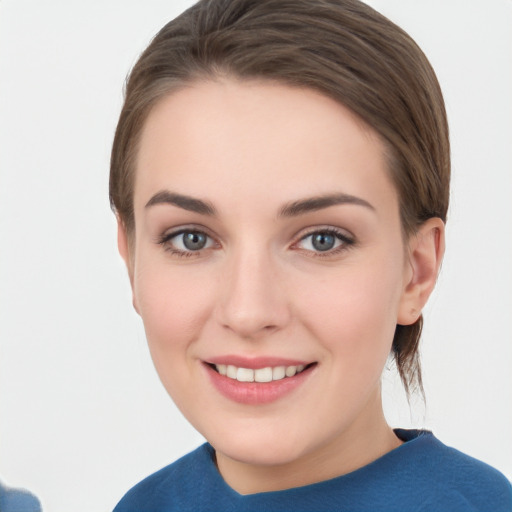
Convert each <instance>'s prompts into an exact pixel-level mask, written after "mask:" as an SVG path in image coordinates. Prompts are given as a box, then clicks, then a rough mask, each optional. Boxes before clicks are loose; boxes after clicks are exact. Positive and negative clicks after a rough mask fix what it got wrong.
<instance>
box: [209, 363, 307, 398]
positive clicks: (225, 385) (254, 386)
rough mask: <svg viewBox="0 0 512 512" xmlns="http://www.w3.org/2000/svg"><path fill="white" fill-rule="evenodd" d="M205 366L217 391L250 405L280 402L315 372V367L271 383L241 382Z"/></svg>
mask: <svg viewBox="0 0 512 512" xmlns="http://www.w3.org/2000/svg"><path fill="white" fill-rule="evenodd" d="M204 366H205V368H206V371H207V373H208V375H209V377H210V380H211V382H212V383H213V385H214V386H215V388H216V389H217V391H219V392H220V393H221V394H222V395H223V396H225V397H226V398H229V399H230V400H233V401H234V402H238V403H240V404H248V405H261V404H268V403H271V402H275V401H276V400H279V399H280V398H282V397H284V396H285V395H288V394H289V393H291V392H292V391H294V390H295V389H297V388H298V387H299V386H300V385H301V384H302V383H303V382H304V381H305V380H306V379H307V378H308V377H309V375H310V374H311V372H312V370H313V367H309V368H306V369H305V370H303V371H302V372H300V373H297V374H296V375H294V376H293V377H285V378H284V379H280V380H273V381H271V382H239V381H237V380H235V379H230V378H229V377H225V376H224V375H221V374H220V373H218V372H216V371H215V370H214V369H213V368H212V367H211V366H209V365H207V364H204ZM314 366H316V365H314Z"/></svg>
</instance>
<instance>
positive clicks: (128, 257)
mask: <svg viewBox="0 0 512 512" xmlns="http://www.w3.org/2000/svg"><path fill="white" fill-rule="evenodd" d="M117 247H118V250H119V254H120V255H121V258H123V260H124V263H125V265H126V269H127V271H128V277H129V278H130V286H131V288H132V302H133V307H134V309H135V311H137V313H139V309H138V307H137V301H136V299H135V293H134V288H133V254H132V251H133V249H132V248H130V241H129V239H128V233H127V231H126V226H125V224H124V222H123V221H122V220H121V219H120V218H119V217H117Z"/></svg>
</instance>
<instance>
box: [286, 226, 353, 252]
mask: <svg viewBox="0 0 512 512" xmlns="http://www.w3.org/2000/svg"><path fill="white" fill-rule="evenodd" d="M318 234H322V235H330V236H334V237H335V238H336V239H337V240H338V241H339V242H341V243H340V245H338V247H335V248H334V249H329V250H327V251H311V250H308V249H300V248H297V250H303V251H305V252H307V253H309V255H311V256H312V257H313V258H329V257H333V256H337V255H339V254H340V253H342V252H344V251H346V250H348V249H350V248H351V247H353V246H354V245H355V243H356V242H355V240H354V239H353V238H352V237H350V236H349V235H347V234H346V233H345V232H343V231H340V230H338V229H336V228H332V227H326V228H315V229H314V230H311V231H309V232H308V233H306V234H305V235H303V236H301V237H300V239H299V240H298V242H295V243H294V244H293V245H292V247H294V246H296V245H298V244H299V243H300V242H303V241H304V240H306V239H307V238H309V237H311V236H313V235H318Z"/></svg>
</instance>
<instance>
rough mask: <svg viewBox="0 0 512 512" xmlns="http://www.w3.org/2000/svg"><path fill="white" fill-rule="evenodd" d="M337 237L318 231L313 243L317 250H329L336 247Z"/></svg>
mask: <svg viewBox="0 0 512 512" xmlns="http://www.w3.org/2000/svg"><path fill="white" fill-rule="evenodd" d="M335 242H336V237H335V236H334V235H331V234H330V233H316V234H314V235H313V237H312V240H311V243H312V244H313V247H314V248H315V249H316V250H317V251H328V250H330V249H332V248H333V247H334V243H335Z"/></svg>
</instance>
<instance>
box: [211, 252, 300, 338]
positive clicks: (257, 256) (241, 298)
mask: <svg viewBox="0 0 512 512" xmlns="http://www.w3.org/2000/svg"><path fill="white" fill-rule="evenodd" d="M219 278H220V287H221V289H222V292H221V294H220V300H219V303H218V306H217V307H218V319H219V321H220V323H221V325H222V327H223V328H225V329H229V330H230V331H232V332H233V333H236V334H237V335H238V336H240V337H241V338H245V339H258V338H261V337H263V336H265V335H267V334H270V333H272V332H275V331H278V330H280V329H282V328H283V327H285V326H286V325H287V324H288V322H289V321H290V317H291V314H290V307H289V303H288V300H287V297H286V293H285V286H284V282H283V279H282V276H280V271H279V269H278V265H277V264H276V262H274V261H272V257H271V255H269V254H268V253H266V252H264V251H258V250H256V249H253V250H250V249H248V250H240V251H239V252H238V253H237V254H233V255H232V256H231V258H229V261H227V262H226V266H225V269H224V272H223V275H222V276H219Z"/></svg>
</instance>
